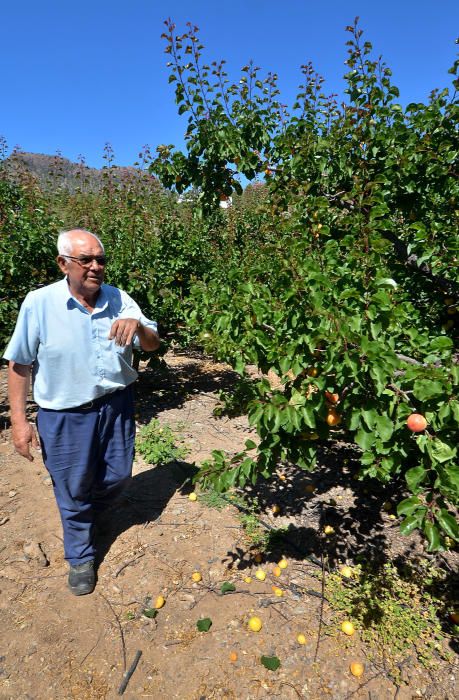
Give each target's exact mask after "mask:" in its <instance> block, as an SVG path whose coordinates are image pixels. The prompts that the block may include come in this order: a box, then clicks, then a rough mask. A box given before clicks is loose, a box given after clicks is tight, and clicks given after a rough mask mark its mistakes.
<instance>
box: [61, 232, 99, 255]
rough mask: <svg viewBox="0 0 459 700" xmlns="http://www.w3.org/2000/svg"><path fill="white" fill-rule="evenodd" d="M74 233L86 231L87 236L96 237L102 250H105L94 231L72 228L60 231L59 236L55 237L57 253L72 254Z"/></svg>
mask: <svg viewBox="0 0 459 700" xmlns="http://www.w3.org/2000/svg"><path fill="white" fill-rule="evenodd" d="M75 233H87V234H88V235H89V236H92V237H93V238H95V239H96V241H97V242H98V244H99V245H100V247H101V248H102V250H103V251H104V252H105V250H104V244H103V243H102V241H101V240H100V238H99V237H98V236H96V234H95V233H92V232H91V231H86V230H85V229H83V228H74V229H71V230H70V231H61V232H60V234H59V236H58V237H57V252H58V253H59V255H71V254H72V249H73V244H74V240H75V236H74V235H73V234H75Z"/></svg>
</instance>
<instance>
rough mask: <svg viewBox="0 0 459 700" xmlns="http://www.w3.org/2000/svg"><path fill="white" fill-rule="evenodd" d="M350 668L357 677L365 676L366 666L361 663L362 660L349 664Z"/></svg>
mask: <svg viewBox="0 0 459 700" xmlns="http://www.w3.org/2000/svg"><path fill="white" fill-rule="evenodd" d="M349 670H350V672H351V673H352V675H353V676H355V677H356V678H360V677H361V676H363V672H364V671H365V666H364V665H363V664H361V663H360V661H353V662H352V663H351V664H350V666H349Z"/></svg>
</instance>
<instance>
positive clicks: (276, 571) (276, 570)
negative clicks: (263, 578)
mask: <svg viewBox="0 0 459 700" xmlns="http://www.w3.org/2000/svg"><path fill="white" fill-rule="evenodd" d="M281 573H282V569H281V568H280V566H275V567H274V568H273V574H274V576H280V575H281Z"/></svg>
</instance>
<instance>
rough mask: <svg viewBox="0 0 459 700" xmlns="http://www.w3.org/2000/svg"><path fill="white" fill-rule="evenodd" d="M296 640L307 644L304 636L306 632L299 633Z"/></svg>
mask: <svg viewBox="0 0 459 700" xmlns="http://www.w3.org/2000/svg"><path fill="white" fill-rule="evenodd" d="M296 641H297V642H298V644H306V637H305V636H304V634H299V635H298V636H297V638H296Z"/></svg>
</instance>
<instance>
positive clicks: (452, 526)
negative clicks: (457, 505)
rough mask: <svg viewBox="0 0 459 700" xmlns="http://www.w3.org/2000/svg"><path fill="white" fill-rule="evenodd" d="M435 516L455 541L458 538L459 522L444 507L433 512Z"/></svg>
mask: <svg viewBox="0 0 459 700" xmlns="http://www.w3.org/2000/svg"><path fill="white" fill-rule="evenodd" d="M435 518H436V520H437V522H438V524H439V525H440V527H441V528H442V529H443V530H444V531H445V532H446V534H447V535H448V537H451V538H452V539H453V540H456V541H458V540H459V524H458V522H457V520H456V518H455V517H454V516H453V515H451V513H448V511H447V510H446V508H442V509H441V510H440V511H439V512H437V513H435Z"/></svg>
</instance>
